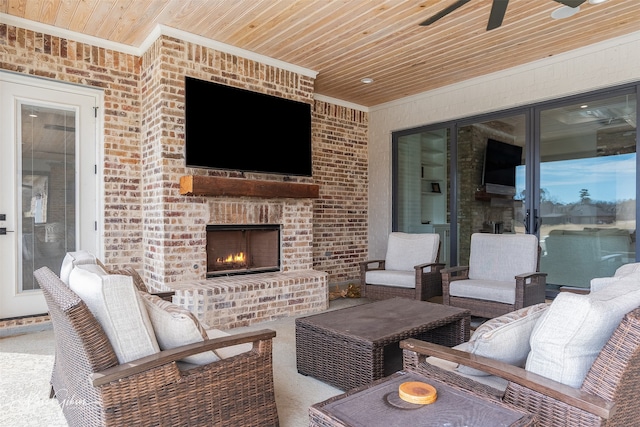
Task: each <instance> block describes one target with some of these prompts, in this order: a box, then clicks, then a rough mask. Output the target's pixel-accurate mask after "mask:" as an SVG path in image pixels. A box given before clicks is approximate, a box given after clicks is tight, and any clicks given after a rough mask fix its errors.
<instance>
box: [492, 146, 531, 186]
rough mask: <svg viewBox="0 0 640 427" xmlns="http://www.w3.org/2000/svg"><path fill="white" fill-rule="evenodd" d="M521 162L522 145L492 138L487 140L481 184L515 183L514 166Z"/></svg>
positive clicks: (507, 184) (508, 184) (505, 184)
mask: <svg viewBox="0 0 640 427" xmlns="http://www.w3.org/2000/svg"><path fill="white" fill-rule="evenodd" d="M521 163H522V147H520V146H519V145H511V144H506V143H504V142H500V141H496V140H494V139H488V140H487V149H486V151H485V155H484V173H483V184H485V185H486V184H498V185H504V186H507V187H515V185H516V166H520V164H521Z"/></svg>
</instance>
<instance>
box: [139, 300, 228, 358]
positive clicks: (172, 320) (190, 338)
mask: <svg viewBox="0 0 640 427" xmlns="http://www.w3.org/2000/svg"><path fill="white" fill-rule="evenodd" d="M139 294H140V296H141V297H142V299H143V301H144V303H145V306H146V308H147V312H148V313H149V318H150V319H151V324H152V325H153V330H154V332H155V335H156V339H157V340H158V345H159V346H160V349H161V350H169V349H172V348H176V347H180V346H182V345H187V344H193V343H196V342H202V341H204V340H205V339H206V338H208V337H207V332H206V331H205V329H204V328H203V327H202V326H201V325H200V322H198V319H196V317H195V316H194V315H193V313H191V312H190V311H189V310H187V309H185V308H182V307H180V306H179V305H176V304H173V303H171V302H169V301H165V300H163V299H162V298H160V297H159V296H157V295H150V294H148V293H146V292H141V291H139ZM218 360H220V357H218V355H217V354H216V352H214V351H206V352H203V353H200V354H195V355H193V356H188V357H185V358H184V359H182V362H186V363H191V364H194V365H206V364H209V363H212V362H215V361H218Z"/></svg>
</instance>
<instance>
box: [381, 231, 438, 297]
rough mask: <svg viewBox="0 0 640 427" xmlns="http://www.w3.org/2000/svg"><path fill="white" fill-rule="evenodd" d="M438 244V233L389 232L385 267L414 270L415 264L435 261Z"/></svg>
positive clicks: (388, 268)
mask: <svg viewBox="0 0 640 427" xmlns="http://www.w3.org/2000/svg"><path fill="white" fill-rule="evenodd" d="M439 246H440V235H439V234H437V233H422V234H413V233H401V232H393V233H391V234H389V242H388V243H387V255H386V257H385V268H386V269H387V270H404V271H415V269H414V267H415V266H416V265H420V264H429V263H434V262H436V258H437V257H438V248H439ZM414 286H415V285H414Z"/></svg>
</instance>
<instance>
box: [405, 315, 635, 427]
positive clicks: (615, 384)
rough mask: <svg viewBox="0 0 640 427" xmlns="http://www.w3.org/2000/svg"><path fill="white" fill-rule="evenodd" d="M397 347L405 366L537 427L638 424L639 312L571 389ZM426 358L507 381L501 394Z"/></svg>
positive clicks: (436, 349) (411, 345)
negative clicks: (532, 420) (487, 399)
mask: <svg viewBox="0 0 640 427" xmlns="http://www.w3.org/2000/svg"><path fill="white" fill-rule="evenodd" d="M400 346H401V347H402V348H403V352H404V367H405V369H406V370H410V371H415V372H418V373H420V374H421V375H425V376H427V377H432V378H438V379H441V380H444V381H447V382H452V383H454V384H457V385H459V386H463V387H465V388H466V389H468V390H473V391H474V392H477V393H479V394H481V395H483V396H486V395H494V396H495V397H496V398H498V399H501V400H502V401H504V402H507V403H510V404H512V405H515V406H517V407H519V408H521V409H524V410H526V411H527V412H530V413H532V414H535V415H537V420H538V425H540V426H556V427H574V426H575V427H586V426H632V425H637V424H638V420H639V419H640V405H638V403H637V397H636V393H637V391H638V390H639V389H640V308H637V309H635V310H633V311H631V312H629V313H627V314H626V315H625V317H624V318H623V320H622V322H620V324H619V325H618V327H617V328H616V329H615V331H614V333H613V334H612V335H611V337H610V338H609V340H608V341H607V343H606V344H605V346H604V347H603V348H602V350H601V351H600V353H599V354H598V356H597V358H596V360H595V362H594V363H593V365H592V366H591V369H590V370H589V372H588V374H587V376H586V378H585V380H584V382H583V383H582V386H581V387H580V388H573V387H570V386H567V385H564V384H561V383H558V382H555V381H553V380H550V379H548V378H545V377H542V376H540V375H536V374H534V373H532V372H528V371H525V370H524V369H522V368H519V367H515V366H513V365H509V364H505V363H502V362H499V361H496V360H493V359H488V358H485V357H482V356H478V355H472V354H470V353H467V352H464V351H459V350H454V349H450V348H448V347H443V346H439V345H437V344H431V343H427V342H424V341H419V340H415V339H409V340H405V341H402V342H401V343H400ZM428 356H435V357H437V358H440V359H445V360H449V361H452V362H455V363H460V364H462V365H466V366H469V367H472V368H475V369H480V370H482V371H485V372H487V373H489V374H492V375H497V376H499V377H502V378H504V379H506V380H508V381H509V383H508V385H507V388H506V391H505V392H504V393H502V392H499V391H498V390H494V389H492V388H490V387H487V386H485V385H482V384H480V383H478V382H475V381H473V380H470V379H468V378H465V377H462V376H460V375H457V374H456V373H454V372H450V371H446V370H443V369H440V368H438V367H437V366H434V365H432V364H431V363H429V362H427V361H426V358H427V357H428Z"/></svg>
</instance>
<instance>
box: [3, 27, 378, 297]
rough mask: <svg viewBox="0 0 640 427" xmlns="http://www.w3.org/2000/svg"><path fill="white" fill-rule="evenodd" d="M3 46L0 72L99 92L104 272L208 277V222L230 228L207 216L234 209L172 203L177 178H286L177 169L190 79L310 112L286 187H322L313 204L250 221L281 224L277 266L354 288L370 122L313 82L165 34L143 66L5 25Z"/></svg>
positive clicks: (362, 252)
mask: <svg viewBox="0 0 640 427" xmlns="http://www.w3.org/2000/svg"><path fill="white" fill-rule="evenodd" d="M0 46H2V49H0V69H4V70H9V71H14V72H18V73H22V74H29V75H34V76H41V77H46V78H51V79H55V80H58V81H64V82H69V83H76V84H81V85H86V86H93V87H97V88H100V89H102V90H104V100H105V105H104V107H105V108H104V188H105V195H104V197H105V213H104V217H105V224H104V227H105V241H104V247H105V254H104V261H105V263H106V264H107V265H109V266H110V267H114V268H119V267H123V266H125V265H132V266H134V267H135V268H138V269H139V270H143V272H144V276H145V279H147V280H148V281H151V284H153V285H155V286H157V287H159V288H163V284H164V283H169V282H174V281H179V280H184V279H195V278H202V277H204V274H205V271H206V268H205V264H204V256H205V253H204V250H203V249H199V248H200V247H201V246H202V247H203V246H204V242H205V234H204V225H205V224H206V223H207V222H208V221H222V222H223V223H224V221H228V222H231V221H235V220H236V218H233V217H232V216H229V215H227V216H226V217H223V218H222V219H220V218H218V217H216V218H213V217H212V215H213V212H219V211H217V210H218V209H223V207H222V206H223V205H224V206H226V207H227V208H228V206H234V205H236V204H237V203H238V202H239V201H241V200H237V199H229V200H218V201H217V202H212V201H211V200H207V198H198V197H182V196H179V193H178V184H179V177H180V176H181V175H185V174H216V175H224V176H230V177H238V178H242V177H244V178H252V179H271V180H280V179H284V178H282V177H277V176H273V175H261V174H241V173H238V172H236V173H232V172H217V173H216V172H212V171H205V170H198V169H188V168H185V167H184V159H183V144H184V114H183V110H184V99H183V98H184V75H185V74H186V75H189V76H192V77H196V78H203V79H212V80H214V81H217V82H221V83H225V84H230V85H235V86H240V87H244V88H248V89H251V90H255V91H258V92H264V93H269V94H273V95H278V96H282V97H286V98H289V99H295V100H298V101H303V102H309V103H311V104H313V105H314V113H313V151H314V166H313V167H314V176H313V178H304V177H293V178H291V180H293V181H299V182H314V183H316V184H319V185H320V189H321V196H320V199H319V200H316V201H311V200H309V201H300V200H298V201H295V202H287V203H284V202H282V201H280V202H277V203H278V205H277V206H274V205H273V204H272V203H269V204H262V203H263V202H262V201H257V200H252V201H250V205H251V206H252V207H251V208H249V209H250V210H249V211H247V212H246V215H248V216H251V215H253V213H251V212H254V209H256V207H255V206H256V204H258V205H260V207H258V208H257V209H258V212H260V211H264V210H265V209H268V210H273V209H275V210H279V209H281V210H282V211H283V213H284V214H285V215H286V216H285V217H284V218H283V220H282V221H283V224H284V225H285V227H284V228H285V231H284V236H283V240H284V242H285V251H289V252H290V256H289V260H290V261H288V262H285V263H284V264H283V266H284V269H286V270H290V269H297V268H300V269H302V268H310V267H311V266H312V267H313V268H315V269H318V270H323V271H327V272H329V274H330V279H329V280H330V282H337V281H346V280H351V279H354V280H355V279H357V277H358V275H359V271H358V265H357V262H358V261H360V260H363V259H365V258H366V252H367V240H366V229H367V211H366V206H367V166H366V163H367V127H368V118H367V114H366V113H362V112H360V111H357V110H354V109H350V108H346V107H340V106H336V105H333V104H330V103H327V102H315V103H314V100H313V94H314V93H313V90H314V89H313V79H312V78H310V77H307V76H303V75H300V74H297V73H293V72H290V71H286V70H282V69H279V68H276V67H274V66H270V65H265V64H261V63H258V62H255V61H251V60H247V59H244V58H240V57H237V56H234V55H231V54H227V53H222V52H218V51H215V50H212V49H209V48H206V47H203V46H199V45H196V44H193V43H189V42H185V41H182V40H177V39H174V38H169V37H161V38H160V39H158V40H157V41H156V42H155V43H154V44H153V45H152V46H151V47H150V48H149V50H148V51H147V52H146V53H145V54H144V55H143V56H142V57H138V56H134V55H130V54H124V53H121V52H117V51H113V50H109V49H104V48H100V47H96V46H91V45H88V44H84V43H80V42H76V41H73V40H67V39H63V38H59V37H54V36H50V35H47V34H42V33H36V32H33V31H29V30H25V29H21V28H16V27H13V26H8V25H4V24H0ZM242 202H244V201H242ZM283 203H284V204H283ZM261 204H262V205H261ZM225 209H226V208H225ZM258 218H259V217H258ZM196 228H197V230H196Z"/></svg>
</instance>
